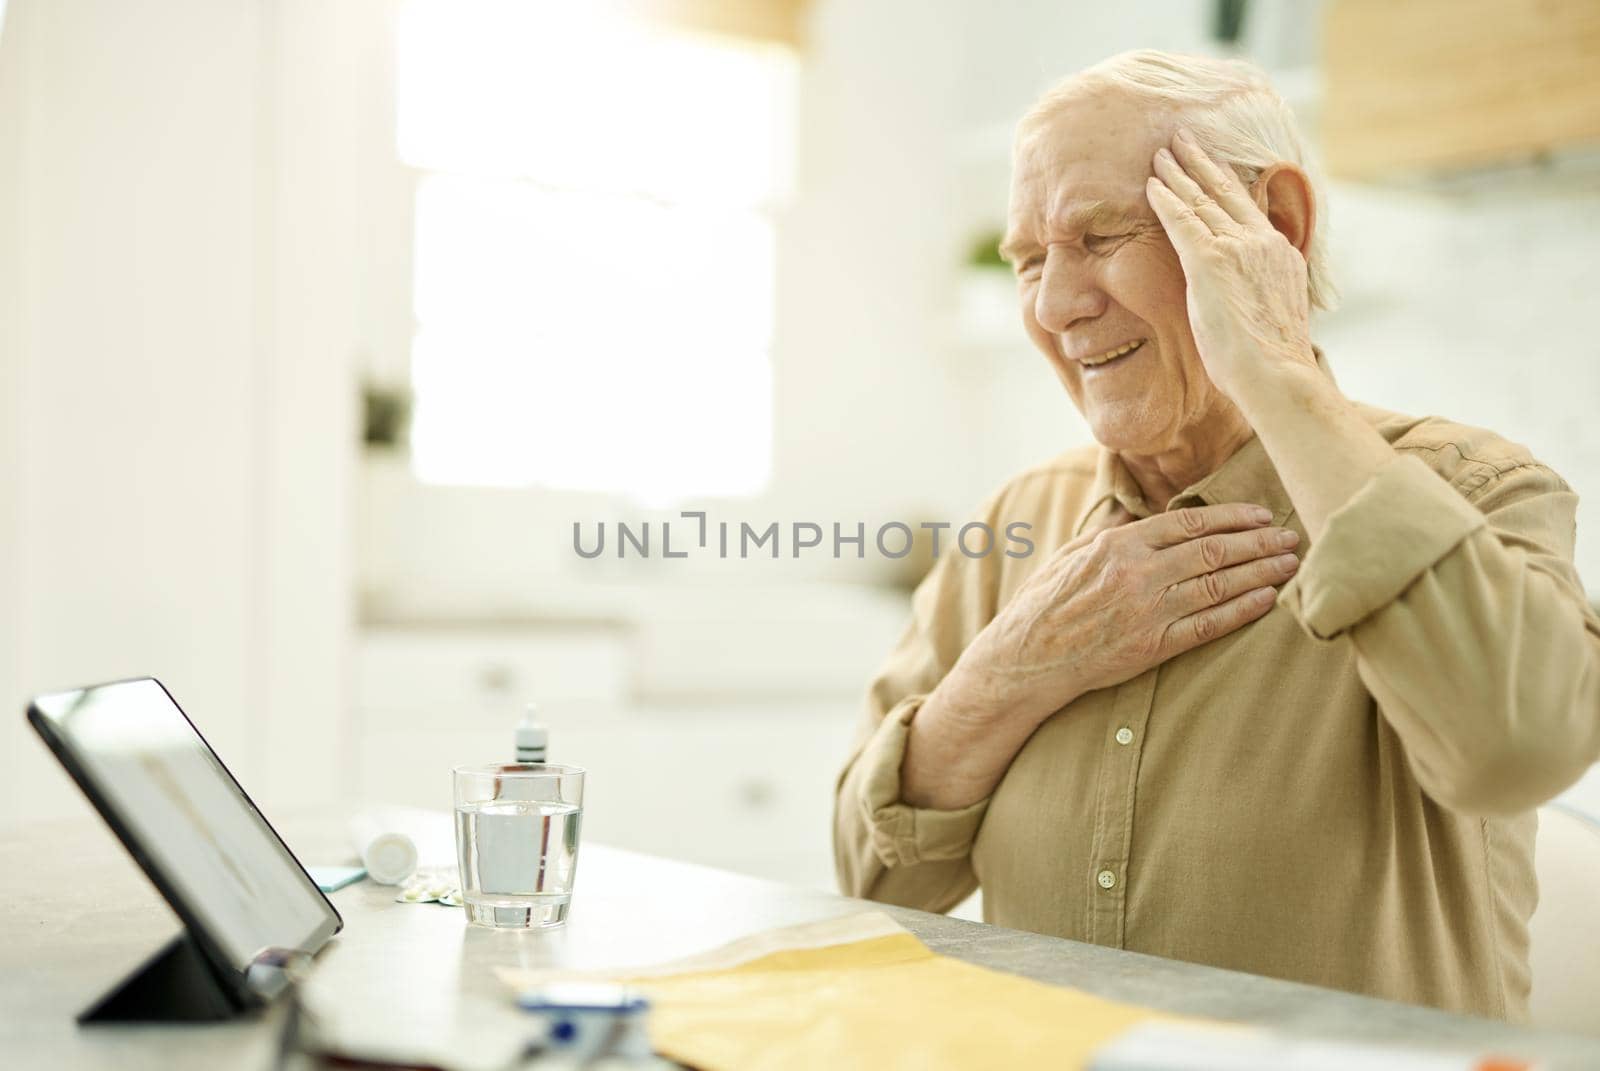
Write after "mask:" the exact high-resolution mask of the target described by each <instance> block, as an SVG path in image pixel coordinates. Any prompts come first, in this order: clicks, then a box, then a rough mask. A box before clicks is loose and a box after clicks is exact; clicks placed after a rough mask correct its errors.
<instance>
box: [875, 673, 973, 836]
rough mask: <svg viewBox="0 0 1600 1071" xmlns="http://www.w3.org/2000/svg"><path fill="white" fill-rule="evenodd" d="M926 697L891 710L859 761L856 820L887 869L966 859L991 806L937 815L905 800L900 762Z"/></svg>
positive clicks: (912, 698)
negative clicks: (985, 814) (901, 788)
mask: <svg viewBox="0 0 1600 1071" xmlns="http://www.w3.org/2000/svg"><path fill="white" fill-rule="evenodd" d="M923 698H924V697H923V696H920V695H917V696H911V697H910V698H908V699H906V700H905V701H903V702H901V703H900V704H899V705H897V706H896V707H895V708H894V709H893V710H891V711H890V712H889V713H888V715H887V716H886V717H885V718H884V719H883V721H882V722H881V723H880V724H879V726H878V728H877V730H876V731H875V732H873V734H872V736H871V737H869V738H868V740H867V745H866V747H864V748H863V749H862V751H861V755H860V757H859V758H857V759H856V763H855V769H856V772H857V774H858V777H859V783H858V784H857V786H856V790H855V791H854V792H853V793H852V794H851V797H852V801H853V802H854V803H855V804H856V806H857V807H858V808H859V810H860V813H859V814H858V815H857V818H858V820H859V822H860V824H861V827H862V828H863V829H865V830H866V832H867V838H868V840H869V842H870V844H871V848H872V852H873V854H874V855H876V856H877V857H878V859H879V860H880V861H882V863H883V864H884V865H885V866H889V867H914V866H917V865H919V864H922V863H945V862H950V861H952V860H959V859H965V858H966V857H967V854H968V853H969V852H970V851H971V850H972V839H973V837H975V836H977V833H978V826H979V825H980V824H981V823H982V821H983V812H984V810H985V808H987V807H988V805H989V801H988V800H979V801H978V802H977V803H974V804H972V805H971V806H970V807H963V808H961V809H960V810H957V811H936V810H930V809H928V808H925V807H912V806H910V805H909V804H906V803H903V802H901V799H900V763H901V762H902V761H903V760H904V759H905V753H906V736H907V734H908V732H909V730H910V726H911V719H912V718H913V717H915V716H916V713H917V710H918V709H919V708H920V707H921V705H922V700H923Z"/></svg>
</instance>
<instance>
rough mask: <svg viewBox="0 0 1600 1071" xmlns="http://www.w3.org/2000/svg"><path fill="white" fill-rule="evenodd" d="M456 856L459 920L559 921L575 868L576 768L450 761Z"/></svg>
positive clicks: (513, 925) (515, 924) (579, 801)
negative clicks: (460, 906) (460, 905)
mask: <svg viewBox="0 0 1600 1071" xmlns="http://www.w3.org/2000/svg"><path fill="white" fill-rule="evenodd" d="M452 772H453V773H454V775H455V795H456V858H457V860H458V861H459V863H460V865H461V899H462V902H463V906H464V907H465V908H466V911H467V920H468V921H469V922H473V923H476V924H478V925H480V926H497V927H504V928H508V929H528V928H532V927H540V926H559V925H561V924H562V923H563V922H565V921H567V906H568V905H569V904H570V903H571V902H572V879H573V876H574V874H575V873H576V871H577V868H578V827H579V825H580V824H581V822H582V819H583V770H581V769H579V768H578V767H576V766H558V765H554V764H544V763H508V764H505V765H500V766H457V767H456V768H455V769H454V770H453V771H452Z"/></svg>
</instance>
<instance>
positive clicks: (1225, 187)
mask: <svg viewBox="0 0 1600 1071" xmlns="http://www.w3.org/2000/svg"><path fill="white" fill-rule="evenodd" d="M1172 153H1173V155H1174V156H1175V157H1176V158H1177V162H1178V163H1180V164H1182V165H1183V169H1184V170H1185V171H1187V172H1188V173H1189V174H1190V175H1191V176H1192V177H1193V179H1194V181H1195V182H1197V183H1198V184H1199V186H1200V188H1201V189H1202V190H1204V191H1205V192H1206V193H1207V194H1209V195H1210V196H1211V199H1212V200H1213V201H1215V202H1216V203H1217V204H1218V205H1220V206H1221V207H1222V210H1223V211H1225V212H1227V213H1228V215H1229V216H1231V217H1232V218H1233V219H1235V220H1236V221H1238V222H1239V223H1241V224H1245V225H1254V224H1257V223H1265V222H1266V216H1264V215H1262V214H1261V209H1260V208H1258V207H1257V206H1256V203H1255V201H1253V200H1251V199H1250V194H1249V193H1248V192H1247V191H1246V190H1245V188H1244V187H1243V186H1242V185H1241V184H1240V183H1239V180H1238V178H1237V176H1235V175H1234V174H1233V172H1232V171H1231V170H1230V169H1228V168H1226V167H1224V166H1222V165H1221V164H1219V163H1217V162H1216V161H1215V160H1213V159H1211V155H1210V154H1209V153H1207V152H1206V151H1205V150H1204V149H1202V148H1201V147H1200V143H1199V142H1198V141H1196V140H1195V138H1194V135H1193V134H1190V133H1189V132H1188V131H1187V130H1185V129H1183V128H1182V127H1179V128H1178V135H1177V137H1175V138H1173V139H1172Z"/></svg>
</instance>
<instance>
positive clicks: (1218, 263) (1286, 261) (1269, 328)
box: [1145, 129, 1316, 415]
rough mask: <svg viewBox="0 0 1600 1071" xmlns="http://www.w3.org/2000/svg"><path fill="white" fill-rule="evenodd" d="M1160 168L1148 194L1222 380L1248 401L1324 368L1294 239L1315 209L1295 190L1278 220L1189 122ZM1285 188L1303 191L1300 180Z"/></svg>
mask: <svg viewBox="0 0 1600 1071" xmlns="http://www.w3.org/2000/svg"><path fill="white" fill-rule="evenodd" d="M1154 170H1155V174H1154V175H1153V176H1152V177H1151V178H1149V179H1148V180H1147V181H1146V183H1145V195H1146V197H1147V198H1148V199H1149V201H1150V206H1151V208H1153V209H1154V210H1155V213H1156V216H1157V217H1158V218H1159V219H1160V220H1161V225H1162V226H1163V227H1164V228H1165V229H1166V232H1167V237H1168V238H1169V239H1171V241H1172V245H1173V248H1174V249H1176V250H1177V253H1178V259H1179V261H1180V263H1181V264H1182V265H1183V274H1184V278H1185V280H1186V281H1187V283H1188V307H1189V308H1188V312H1189V325H1190V328H1191V329H1192V330H1193V332H1194V340H1195V346H1196V348H1197V349H1198V350H1199V352H1200V359H1201V361H1203V362H1204V363H1205V366H1206V372H1207V373H1208V374H1209V375H1210V376H1211V380H1212V382H1214V383H1216V385H1217V386H1218V387H1219V388H1220V389H1221V390H1222V391H1223V392H1224V393H1225V394H1227V395H1228V396H1229V397H1230V398H1232V399H1233V400H1234V402H1235V403H1237V404H1239V405H1240V406H1241V408H1247V407H1246V398H1245V394H1246V389H1247V388H1248V387H1251V386H1254V385H1258V384H1260V383H1261V382H1262V381H1263V380H1270V379H1271V378H1273V374H1274V373H1277V372H1282V371H1285V370H1289V371H1303V370H1304V369H1306V368H1314V367H1315V365H1316V358H1315V356H1314V355H1313V353H1312V349H1311V328H1310V300H1309V298H1308V296H1307V290H1306V271H1307V268H1306V260H1305V257H1304V255H1303V254H1302V253H1301V250H1300V249H1298V248H1296V247H1295V245H1294V244H1293V242H1292V241H1291V236H1292V237H1293V239H1294V240H1295V241H1300V242H1301V243H1302V244H1304V243H1305V242H1307V241H1308V240H1309V233H1310V226H1311V218H1310V217H1311V214H1312V212H1313V211H1314V210H1313V209H1312V207H1311V206H1310V205H1309V203H1306V202H1301V201H1299V200H1298V199H1291V198H1289V197H1287V196H1286V197H1285V198H1283V199H1284V200H1286V201H1290V203H1289V205H1288V207H1287V208H1286V209H1284V211H1282V212H1281V213H1279V216H1280V219H1279V221H1278V223H1277V225H1275V222H1274V220H1273V219H1270V218H1269V213H1268V212H1267V211H1263V210H1262V207H1261V206H1260V205H1258V204H1257V203H1256V200H1255V199H1254V198H1252V196H1251V193H1250V192H1249V191H1247V190H1246V189H1245V188H1244V186H1243V185H1242V184H1241V183H1240V182H1239V180H1238V179H1237V178H1236V177H1235V176H1234V174H1233V172H1232V171H1231V170H1230V169H1228V168H1226V167H1224V166H1222V165H1220V164H1218V163H1217V162H1216V161H1214V160H1212V159H1211V157H1210V156H1208V155H1207V154H1206V152H1205V150H1204V149H1202V148H1201V147H1200V146H1199V145H1198V144H1197V143H1196V142H1195V141H1194V140H1193V138H1192V137H1191V136H1189V135H1188V133H1187V132H1186V131H1183V130H1181V129H1180V130H1179V132H1178V135H1177V136H1176V137H1175V138H1174V139H1173V141H1172V148H1171V149H1167V148H1162V149H1160V150H1159V151H1158V152H1157V153H1156V156H1155V164H1154ZM1266 181H1267V177H1266V175H1263V179H1262V180H1261V182H1258V184H1257V185H1258V187H1261V186H1263V185H1264V184H1265V183H1266ZM1279 185H1280V187H1281V188H1283V190H1284V191H1285V192H1286V193H1297V192H1299V190H1298V188H1297V187H1296V186H1295V185H1294V180H1293V179H1286V180H1285V181H1284V182H1282V183H1280V184H1279ZM1262 196H1263V197H1265V196H1266V193H1265V191H1264V190H1263V191H1262ZM1280 226H1281V227H1283V228H1285V229H1284V230H1280V229H1279V228H1280ZM1285 230H1287V231H1288V233H1287V234H1286V233H1285ZM1247 415H1248V409H1247Z"/></svg>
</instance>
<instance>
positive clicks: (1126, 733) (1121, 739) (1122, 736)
mask: <svg viewBox="0 0 1600 1071" xmlns="http://www.w3.org/2000/svg"><path fill="white" fill-rule="evenodd" d="M1117 743H1119V744H1121V745H1122V746H1123V747H1127V746H1128V745H1129V744H1131V743H1133V730H1132V729H1130V728H1128V727H1127V726H1126V725H1124V726H1123V727H1122V728H1120V729H1118V730H1117Z"/></svg>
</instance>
